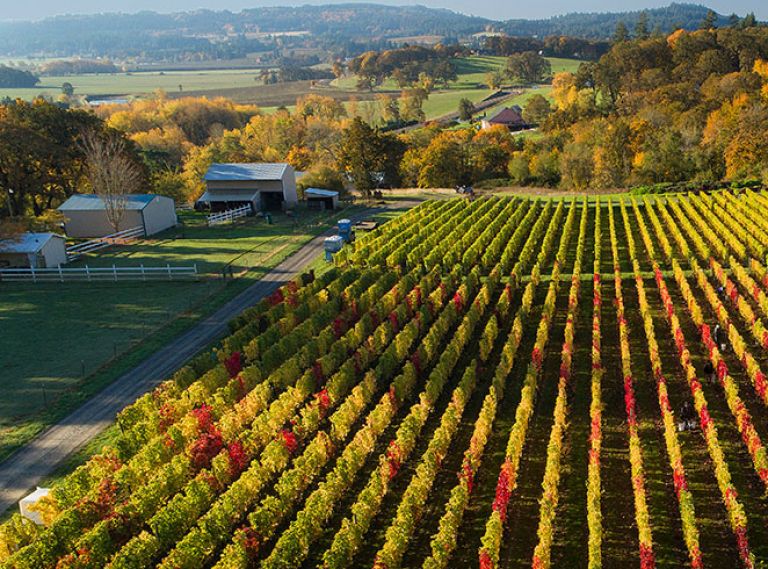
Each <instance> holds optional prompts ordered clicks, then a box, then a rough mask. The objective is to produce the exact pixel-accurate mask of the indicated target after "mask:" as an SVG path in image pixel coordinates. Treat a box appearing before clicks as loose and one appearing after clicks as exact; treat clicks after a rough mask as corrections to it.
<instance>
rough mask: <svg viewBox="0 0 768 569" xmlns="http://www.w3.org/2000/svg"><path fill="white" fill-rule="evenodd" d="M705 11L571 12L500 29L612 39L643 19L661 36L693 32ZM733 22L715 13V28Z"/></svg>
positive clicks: (684, 7) (694, 7) (692, 7)
mask: <svg viewBox="0 0 768 569" xmlns="http://www.w3.org/2000/svg"><path fill="white" fill-rule="evenodd" d="M708 11H709V8H707V7H706V6H702V5H699V4H677V3H673V4H670V5H669V6H665V7H663V8H653V9H649V10H638V11H634V12H610V13H573V14H565V15H563V16H555V17H553V18H548V19H546V20H509V21H507V22H504V25H503V27H502V30H503V31H504V32H505V33H507V34H509V35H512V36H531V35H535V36H540V37H543V36H550V35H564V36H575V37H585V38H594V39H606V38H609V37H611V35H612V34H613V33H614V31H615V30H616V26H617V25H618V24H619V22H622V23H624V25H625V26H626V27H627V28H628V29H629V30H630V32H631V31H632V30H633V29H634V28H635V26H636V24H637V23H638V21H639V20H640V19H641V18H645V19H646V22H647V27H648V29H649V30H654V29H658V30H660V31H661V32H663V33H669V32H672V31H674V30H676V29H677V28H683V29H686V30H695V29H697V28H699V27H700V26H701V23H702V21H703V20H704V18H706V17H707V13H708ZM742 16H743V14H742ZM732 23H734V22H732V21H731V17H730V16H724V15H722V14H717V19H716V21H715V25H716V26H717V27H722V26H726V25H730V24H732Z"/></svg>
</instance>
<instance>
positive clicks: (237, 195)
mask: <svg viewBox="0 0 768 569" xmlns="http://www.w3.org/2000/svg"><path fill="white" fill-rule="evenodd" d="M203 179H204V180H205V184H206V190H205V193H203V195H202V196H200V199H199V200H197V204H198V206H203V207H210V209H211V210H212V211H223V210H226V209H232V208H236V207H240V206H243V205H250V206H251V207H252V208H253V211H262V210H264V211H266V210H280V209H286V208H290V207H294V206H295V205H296V204H297V203H298V201H299V200H298V196H297V194H296V172H295V171H294V170H293V167H292V166H291V165H290V164H283V163H250V164H212V165H211V167H210V168H209V169H208V172H206V174H205V177H204V178H203Z"/></svg>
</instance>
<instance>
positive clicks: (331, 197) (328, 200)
mask: <svg viewBox="0 0 768 569" xmlns="http://www.w3.org/2000/svg"><path fill="white" fill-rule="evenodd" d="M304 199H305V200H307V206H308V207H309V208H310V209H320V210H327V209H337V208H338V207H339V192H334V191H333V190H322V189H320V188H307V189H306V190H304Z"/></svg>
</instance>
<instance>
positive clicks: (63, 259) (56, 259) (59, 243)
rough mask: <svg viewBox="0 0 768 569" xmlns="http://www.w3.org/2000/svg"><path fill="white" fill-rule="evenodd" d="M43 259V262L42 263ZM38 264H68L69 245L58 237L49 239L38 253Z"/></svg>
mask: <svg viewBox="0 0 768 569" xmlns="http://www.w3.org/2000/svg"><path fill="white" fill-rule="evenodd" d="M41 261H42V263H41ZM37 263H38V266H40V265H41V264H42V266H43V267H45V268H48V269H50V268H55V267H58V266H59V265H66V264H67V245H66V242H65V241H64V239H58V238H56V237H54V238H52V239H49V240H48V243H46V244H45V245H44V246H43V248H42V250H41V251H40V254H39V255H38V261H37Z"/></svg>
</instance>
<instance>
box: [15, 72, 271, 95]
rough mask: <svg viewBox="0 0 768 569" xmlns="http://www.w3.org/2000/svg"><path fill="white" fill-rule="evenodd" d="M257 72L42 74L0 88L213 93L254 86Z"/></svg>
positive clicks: (25, 92) (95, 92)
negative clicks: (22, 84)
mask: <svg viewBox="0 0 768 569" xmlns="http://www.w3.org/2000/svg"><path fill="white" fill-rule="evenodd" d="M258 75H259V72H258V71H254V70H243V71H239V70H238V71H228V70H209V71H166V72H146V71H140V72H135V73H116V74H95V73H89V74H82V75H67V76H45V77H41V78H40V84H39V85H38V86H37V87H35V88H33V89H0V98H2V97H11V98H22V99H32V98H34V97H37V96H40V95H47V96H51V97H54V98H55V97H57V96H58V95H59V94H60V93H61V85H62V84H63V83H64V82H69V83H72V86H73V87H74V88H75V94H76V95H123V96H140V95H149V94H152V93H153V92H154V91H157V90H158V89H162V90H164V91H167V92H168V93H178V92H179V85H181V86H182V90H183V92H187V91H193V92H197V91H205V92H216V91H219V90H221V89H230V88H238V87H240V88H242V87H253V86H254V85H257V82H256V79H258ZM258 84H259V85H260V84H261V82H258Z"/></svg>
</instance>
